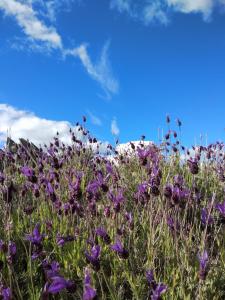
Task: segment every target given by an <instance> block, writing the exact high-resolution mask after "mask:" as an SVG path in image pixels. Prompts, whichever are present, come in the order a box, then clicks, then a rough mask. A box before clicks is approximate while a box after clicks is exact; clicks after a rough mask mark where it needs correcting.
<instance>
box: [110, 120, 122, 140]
mask: <svg viewBox="0 0 225 300" xmlns="http://www.w3.org/2000/svg"><path fill="white" fill-rule="evenodd" d="M111 133H112V134H113V135H115V136H118V135H119V134H120V129H119V126H118V124H117V121H116V119H113V120H112V123H111Z"/></svg>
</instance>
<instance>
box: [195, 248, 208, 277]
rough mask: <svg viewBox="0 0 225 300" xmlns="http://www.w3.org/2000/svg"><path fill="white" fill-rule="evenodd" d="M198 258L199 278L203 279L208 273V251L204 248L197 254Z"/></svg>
mask: <svg viewBox="0 0 225 300" xmlns="http://www.w3.org/2000/svg"><path fill="white" fill-rule="evenodd" d="M198 259H199V265H200V266H199V278H200V279H201V280H205V278H206V275H207V273H208V261H209V257H208V253H207V251H206V250H204V251H203V253H202V254H198Z"/></svg>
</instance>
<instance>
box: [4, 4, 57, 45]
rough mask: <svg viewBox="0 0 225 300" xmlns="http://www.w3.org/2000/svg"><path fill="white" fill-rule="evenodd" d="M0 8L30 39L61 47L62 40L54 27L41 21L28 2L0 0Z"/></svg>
mask: <svg viewBox="0 0 225 300" xmlns="http://www.w3.org/2000/svg"><path fill="white" fill-rule="evenodd" d="M0 9H1V10H3V11H4V13H5V15H7V16H12V17H14V18H15V19H16V21H17V23H18V25H19V26H20V27H21V28H22V30H23V31H24V33H25V34H26V35H27V36H28V37H29V38H30V39H32V40H35V41H41V42H44V43H47V45H48V46H50V47H52V48H59V49H61V48H62V40H61V37H60V35H59V34H58V33H57V31H56V29H55V28H54V27H47V26H46V25H45V24H44V23H43V22H41V21H40V20H39V19H38V17H37V15H36V13H35V11H34V10H33V8H32V6H31V5H30V4H24V3H22V2H18V1H15V0H0Z"/></svg>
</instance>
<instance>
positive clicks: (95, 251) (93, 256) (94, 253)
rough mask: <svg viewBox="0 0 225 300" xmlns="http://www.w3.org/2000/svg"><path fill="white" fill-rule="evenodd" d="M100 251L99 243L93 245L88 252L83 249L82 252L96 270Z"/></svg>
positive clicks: (98, 266)
mask: <svg viewBox="0 0 225 300" xmlns="http://www.w3.org/2000/svg"><path fill="white" fill-rule="evenodd" d="M100 252H101V247H100V246H99V245H94V246H93V247H92V249H91V252H90V253H88V251H85V253H84V254H85V256H86V259H87V261H88V262H89V263H91V264H92V266H93V267H94V269H95V270H96V271H98V270H99V269H100V261H99V256H100Z"/></svg>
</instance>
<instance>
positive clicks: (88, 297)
mask: <svg viewBox="0 0 225 300" xmlns="http://www.w3.org/2000/svg"><path fill="white" fill-rule="evenodd" d="M94 299H97V293H96V290H95V289H94V288H93V287H92V286H91V276H90V272H89V270H88V269H87V268H86V269H85V275H84V293H83V300H94Z"/></svg>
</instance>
